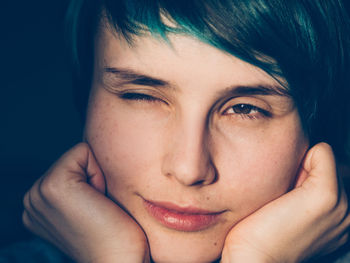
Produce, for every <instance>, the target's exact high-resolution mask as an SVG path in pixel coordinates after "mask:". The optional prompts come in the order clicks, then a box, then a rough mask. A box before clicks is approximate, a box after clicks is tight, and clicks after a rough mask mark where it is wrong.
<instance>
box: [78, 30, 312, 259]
mask: <svg viewBox="0 0 350 263" xmlns="http://www.w3.org/2000/svg"><path fill="white" fill-rule="evenodd" d="M169 39H170V42H171V44H169V43H165V42H163V41H161V40H159V39H155V38H154V37H152V36H144V37H136V38H135V42H134V43H133V44H132V45H128V44H127V42H126V41H125V40H124V39H123V38H122V37H116V34H112V33H111V32H110V31H109V30H108V29H105V28H102V29H101V30H100V32H99V34H98V36H97V41H96V56H95V69H94V79H93V86H92V91H91V95H90V102H89V107H88V116H87V122H86V127H85V137H86V139H87V141H88V142H89V144H90V145H91V147H92V149H93V151H94V153H95V156H96V158H97V160H98V162H99V164H100V166H101V168H102V170H103V172H104V175H105V177H106V182H107V189H108V195H109V196H110V198H112V199H113V200H115V201H116V202H117V203H118V204H120V205H121V206H122V207H124V208H125V209H126V210H127V211H128V212H129V213H130V215H131V216H132V217H133V218H134V219H135V220H136V221H137V222H138V223H139V225H140V226H141V227H142V229H143V230H144V232H145V233H146V235H147V238H148V241H149V245H150V249H151V254H152V257H153V259H154V260H155V261H161V262H172V261H175V262H188V261H190V262H203V261H212V260H214V259H216V258H218V257H219V256H220V252H221V250H222V247H223V244H224V241H225V237H226V235H227V233H228V232H229V230H230V229H231V228H232V227H233V226H234V225H235V224H237V223H238V222H239V221H240V220H242V219H244V218H245V217H247V216H248V215H249V214H251V213H253V212H254V211H255V210H257V209H258V208H260V207H261V206H263V205H264V204H266V203H267V202H269V201H271V200H273V199H275V198H277V197H279V196H281V195H282V194H284V193H285V192H286V191H288V189H290V188H291V187H292V186H293V183H294V180H295V176H296V173H297V170H298V167H299V164H300V161H301V159H302V158H303V155H304V153H305V151H306V149H307V147H308V141H307V139H306V137H305V135H304V133H303V130H302V127H301V124H300V119H299V116H298V111H297V109H296V108H295V106H294V104H293V101H292V99H291V98H290V97H289V96H288V95H287V93H286V92H284V88H283V87H282V86H281V85H280V84H279V83H278V82H277V81H276V80H274V79H273V78H271V77H270V76H269V75H268V74H266V73H265V72H263V71H262V70H260V69H259V68H257V67H255V66H252V65H250V64H248V63H246V62H243V61H242V60H240V59H238V58H236V57H234V56H232V55H229V54H227V53H224V52H223V51H220V50H218V49H216V48H214V47H212V46H209V45H207V44H205V43H202V42H199V41H198V40H195V39H193V38H191V37H188V36H181V35H170V36H169Z"/></svg>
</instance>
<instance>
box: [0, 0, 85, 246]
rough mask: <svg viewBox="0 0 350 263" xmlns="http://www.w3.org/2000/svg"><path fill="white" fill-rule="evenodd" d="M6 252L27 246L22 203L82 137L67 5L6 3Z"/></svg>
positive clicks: (0, 10) (1, 109) (0, 82)
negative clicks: (66, 25) (74, 91)
mask: <svg viewBox="0 0 350 263" xmlns="http://www.w3.org/2000/svg"><path fill="white" fill-rule="evenodd" d="M0 3H1V4H0V29H1V30H0V40H1V41H0V77H1V78H0V91H1V94H0V248H1V247H3V246H5V245H8V244H11V243H13V242H15V241H18V240H22V239H28V238H30V234H29V233H28V232H27V231H26V230H25V229H24V227H23V226H22V223H21V214H22V198H23V195H24V193H25V192H26V191H27V190H28V189H29V188H30V187H31V185H32V184H33V182H34V181H35V180H36V179H37V178H38V177H40V176H41V175H42V174H43V173H44V172H45V171H46V170H47V168H48V167H49V166H50V165H51V164H52V162H54V161H55V160H56V159H57V158H58V157H59V156H60V155H61V154H62V153H63V152H65V151H66V150H67V149H69V148H70V147H71V146H73V145H74V144H75V143H77V142H78V141H79V140H80V138H81V131H82V127H81V122H80V119H79V116H78V113H77V111H76V110H75V108H74V105H73V99H72V81H71V73H70V72H71V67H70V64H69V59H68V52H67V49H66V48H65V46H66V45H65V43H64V34H63V31H64V30H63V29H64V23H63V20H64V14H65V11H66V8H67V5H68V0H59V1H58V0H57V1H52V0H51V1H47V0H36V1H28V0H20V1H0Z"/></svg>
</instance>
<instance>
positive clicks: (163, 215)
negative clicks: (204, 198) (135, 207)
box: [144, 200, 221, 232]
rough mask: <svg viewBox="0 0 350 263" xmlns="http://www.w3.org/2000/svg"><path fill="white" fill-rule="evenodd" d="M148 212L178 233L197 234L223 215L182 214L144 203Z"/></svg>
mask: <svg viewBox="0 0 350 263" xmlns="http://www.w3.org/2000/svg"><path fill="white" fill-rule="evenodd" d="M144 204H145V207H146V210H147V211H148V213H149V214H150V215H152V216H153V217H154V218H155V219H156V220H157V221H158V222H160V223H161V224H163V225H164V226H166V227H168V228H171V229H175V230H178V231H185V232H195V231H200V230H204V229H206V228H209V227H210V226H212V225H214V224H215V223H216V222H217V221H218V217H219V215H220V214H221V213H208V214H200V213H187V212H186V213H182V212H178V211H174V210H171V209H167V208H165V207H162V206H158V205H156V204H154V203H151V202H148V201H146V200H145V201H144Z"/></svg>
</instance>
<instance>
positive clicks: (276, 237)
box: [23, 0, 350, 262]
mask: <svg viewBox="0 0 350 263" xmlns="http://www.w3.org/2000/svg"><path fill="white" fill-rule="evenodd" d="M68 21H69V23H70V25H71V33H72V36H73V39H72V43H73V51H74V56H75V59H76V62H77V66H79V68H78V69H79V72H78V73H79V74H78V76H79V79H80V81H81V83H82V84H81V86H82V87H83V89H78V92H77V94H78V96H79V97H80V98H82V101H85V99H84V98H86V94H87V92H88V91H89V93H90V94H89V102H88V105H87V115H86V121H85V131H84V142H85V143H82V144H79V145H77V146H76V147H74V148H73V149H71V150H70V151H69V152H67V153H66V154H65V155H63V157H61V158H60V160H58V161H57V162H56V163H55V164H54V165H53V167H52V168H51V169H50V170H49V171H48V172H47V173H46V175H44V176H43V177H42V178H40V179H39V180H38V181H37V182H36V183H35V185H34V186H33V187H32V189H31V190H30V191H29V192H28V193H27V194H26V196H25V198H24V204H25V211H24V214H23V221H24V224H25V225H26V226H27V227H28V228H29V229H30V230H32V231H33V232H34V233H36V234H38V235H39V236H41V237H43V238H45V239H47V240H49V241H50V242H52V243H53V244H55V245H56V246H57V247H58V248H60V249H61V250H62V251H64V252H65V253H66V254H68V255H69V256H71V257H72V258H73V259H74V260H76V261H78V262H119V261H120V262H143V261H145V262H147V261H150V260H153V261H155V262H211V261H214V260H218V259H220V258H221V260H222V262H300V261H303V260H306V259H309V258H311V257H314V256H317V255H319V254H326V253H329V252H331V251H333V250H334V249H336V248H338V247H339V246H341V245H342V244H344V243H345V242H346V240H347V235H348V234H347V231H346V229H347V227H348V226H349V216H348V212H347V210H348V205H347V197H346V194H345V191H344V189H343V187H342V185H341V183H340V182H339V181H338V178H337V175H336V167H335V158H337V159H338V160H340V161H343V162H345V161H346V160H347V159H346V151H345V146H344V142H345V141H347V130H346V122H345V121H344V119H345V117H344V116H345V114H346V112H347V108H346V103H345V102H346V98H347V97H346V95H347V92H348V87H347V83H348V81H349V79H348V78H349V77H348V76H347V74H346V70H347V68H348V66H349V61H350V60H349V54H350V53H349V43H350V42H349V34H348V32H349V18H348V16H347V14H346V13H345V11H344V9H343V6H342V3H341V1H336V0H334V1H329V0H328V1H318V2H315V1H303V2H301V1H274V2H273V3H272V2H271V1H262V0H260V1H253V0H251V1H205V2H204V1H186V2H182V1H158V2H152V1H115V0H114V1H113V0H108V1H107V0H105V1H73V2H72V4H71V8H70V10H69V13H68ZM92 54H94V56H92ZM88 87H91V89H88ZM84 94H85V95H84ZM329 145H331V146H332V148H333V150H334V153H333V151H332V149H331V147H330V146H329Z"/></svg>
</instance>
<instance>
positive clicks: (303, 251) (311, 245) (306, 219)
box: [221, 143, 350, 263]
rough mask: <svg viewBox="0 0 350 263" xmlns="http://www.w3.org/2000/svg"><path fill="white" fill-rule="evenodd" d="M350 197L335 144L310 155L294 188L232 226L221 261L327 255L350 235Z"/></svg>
mask: <svg viewBox="0 0 350 263" xmlns="http://www.w3.org/2000/svg"><path fill="white" fill-rule="evenodd" d="M348 208H349V207H348V199H347V196H346V192H345V190H344V187H343V185H342V184H341V182H340V181H339V178H338V177H337V172H336V164H335V160H334V155H333V152H332V149H331V147H330V146H329V145H328V144H325V143H319V144H317V145H316V146H314V147H313V148H311V149H310V150H309V151H308V153H307V154H306V156H305V158H304V161H303V164H302V167H301V171H300V175H299V177H298V180H297V183H296V187H295V188H294V189H293V190H292V191H290V192H288V193H286V194H285V195H283V196H281V197H280V198H278V199H276V200H274V201H272V202H270V203H268V204H267V205H265V206H264V207H262V208H261V209H259V210H258V211H256V212H254V213H253V214H251V215H250V216H248V217H246V218H245V219H243V220H242V221H241V222H239V223H238V224H237V225H236V226H234V227H233V228H232V229H231V231H230V232H229V234H228V235H227V237H226V240H225V244H224V248H223V252H222V258H221V262H223V263H226V262H252V263H254V262H259V263H263V262H278V263H280V262H301V261H303V260H306V259H308V258H310V257H311V256H317V255H321V254H327V253H330V252H332V251H334V250H335V249H337V248H339V247H340V246H341V245H343V244H344V243H345V242H346V241H347V239H348V232H347V228H348V226H349V225H350V216H349V211H348Z"/></svg>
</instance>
